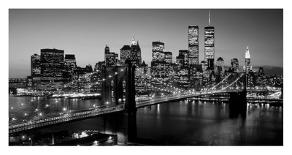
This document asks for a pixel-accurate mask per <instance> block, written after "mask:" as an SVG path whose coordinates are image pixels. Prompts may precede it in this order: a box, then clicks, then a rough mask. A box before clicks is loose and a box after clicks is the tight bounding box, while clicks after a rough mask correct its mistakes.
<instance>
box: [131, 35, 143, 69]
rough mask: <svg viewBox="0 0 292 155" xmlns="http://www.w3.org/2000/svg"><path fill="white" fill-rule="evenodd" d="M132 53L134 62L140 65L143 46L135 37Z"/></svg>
mask: <svg viewBox="0 0 292 155" xmlns="http://www.w3.org/2000/svg"><path fill="white" fill-rule="evenodd" d="M131 55H132V56H131V57H132V61H133V62H134V64H136V65H137V66H140V65H141V62H142V57H141V48H140V45H139V41H136V40H135V39H134V37H133V39H132V41H131Z"/></svg>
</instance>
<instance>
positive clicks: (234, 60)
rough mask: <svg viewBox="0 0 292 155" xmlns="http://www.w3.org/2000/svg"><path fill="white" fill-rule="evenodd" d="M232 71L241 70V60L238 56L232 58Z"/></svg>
mask: <svg viewBox="0 0 292 155" xmlns="http://www.w3.org/2000/svg"><path fill="white" fill-rule="evenodd" d="M231 71H232V72H238V71H239V62H238V59H237V58H232V59H231Z"/></svg>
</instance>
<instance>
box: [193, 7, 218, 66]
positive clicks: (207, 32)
mask: <svg viewBox="0 0 292 155" xmlns="http://www.w3.org/2000/svg"><path fill="white" fill-rule="evenodd" d="M188 50H189V64H190V65H198V64H199V63H200V62H199V26H197V25H190V26H189V27H188ZM214 57H215V28H214V26H211V24H210V12H209V24H208V26H206V27H204V61H202V63H203V65H206V66H207V68H208V69H210V70H213V69H214Z"/></svg>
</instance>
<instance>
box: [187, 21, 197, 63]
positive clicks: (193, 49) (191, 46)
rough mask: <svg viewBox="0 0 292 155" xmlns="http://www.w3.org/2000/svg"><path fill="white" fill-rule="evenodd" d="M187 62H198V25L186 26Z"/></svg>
mask: <svg viewBox="0 0 292 155" xmlns="http://www.w3.org/2000/svg"><path fill="white" fill-rule="evenodd" d="M188 50H189V64H190V65H194V64H199V26H196V25H190V26H189V27H188Z"/></svg>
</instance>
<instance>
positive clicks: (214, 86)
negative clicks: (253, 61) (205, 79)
mask: <svg viewBox="0 0 292 155" xmlns="http://www.w3.org/2000/svg"><path fill="white" fill-rule="evenodd" d="M230 75H231V74H229V75H228V76H226V77H225V78H224V79H223V80H221V81H220V82H219V83H217V84H216V85H215V86H213V87H212V88H211V90H212V89H214V88H216V87H217V86H219V84H221V83H223V82H224V81H225V80H227V79H228V78H229V77H230Z"/></svg>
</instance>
